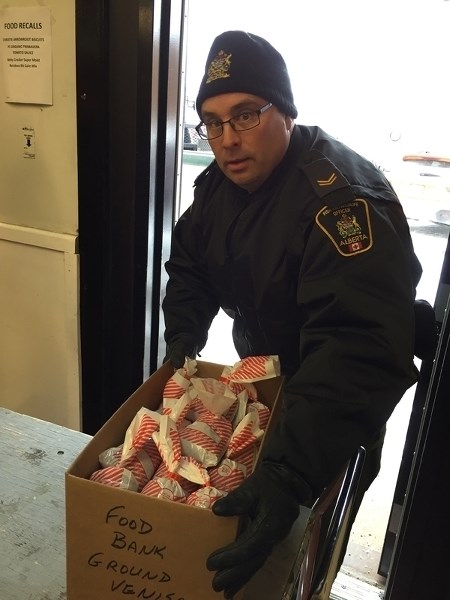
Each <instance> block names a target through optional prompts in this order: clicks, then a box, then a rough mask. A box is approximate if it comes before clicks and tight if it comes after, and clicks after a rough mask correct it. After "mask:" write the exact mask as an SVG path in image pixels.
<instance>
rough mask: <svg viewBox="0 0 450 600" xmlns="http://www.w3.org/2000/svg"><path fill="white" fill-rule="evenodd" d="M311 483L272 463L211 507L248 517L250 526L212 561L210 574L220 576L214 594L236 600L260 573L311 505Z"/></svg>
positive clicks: (209, 560)
mask: <svg viewBox="0 0 450 600" xmlns="http://www.w3.org/2000/svg"><path fill="white" fill-rule="evenodd" d="M309 496H310V489H309V487H308V486H307V484H306V483H305V482H304V481H303V480H302V479H301V478H300V477H298V476H297V475H296V474H295V473H293V472H292V471H291V470H290V469H288V468H287V467H285V466H284V465H281V464H279V463H272V462H267V463H263V464H262V466H261V467H260V468H259V469H257V470H256V471H255V472H254V473H253V474H252V475H250V477H248V478H247V479H246V480H245V481H244V482H243V483H242V484H241V485H240V486H239V487H238V488H237V489H236V490H234V491H233V492H230V493H229V494H228V495H227V496H225V497H224V498H221V499H220V500H217V501H216V502H215V503H214V504H213V507H212V510H213V512H214V513H215V514H216V515H219V516H226V517H229V516H233V515H245V516H246V517H247V522H246V523H245V524H244V528H243V531H242V533H240V534H239V535H238V538H237V539H236V541H234V542H233V543H232V544H229V545H228V546H225V547H224V548H219V549H218V550H216V551H215V552H213V553H212V554H210V556H209V557H208V559H207V562H206V566H207V568H208V569H209V570H210V571H217V573H216V574H215V575H214V578H213V583H212V586H213V589H214V591H216V592H220V591H222V590H223V592H224V597H225V598H232V597H233V596H234V594H236V593H237V592H238V591H239V590H240V589H241V587H242V586H244V585H245V584H246V583H247V582H248V581H249V579H250V578H251V577H252V576H253V575H254V574H255V573H256V571H258V570H259V569H260V568H261V567H262V566H263V564H264V562H265V561H266V559H267V557H268V556H269V555H270V553H271V552H272V549H273V547H274V545H275V544H277V543H278V542H281V541H282V540H283V539H284V538H285V537H286V536H287V534H288V533H289V531H290V530H291V527H292V525H293V523H294V521H295V520H296V519H297V517H298V515H299V512H300V506H299V505H300V504H301V503H302V502H304V501H305V499H308V500H309Z"/></svg>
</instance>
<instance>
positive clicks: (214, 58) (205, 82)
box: [196, 31, 297, 119]
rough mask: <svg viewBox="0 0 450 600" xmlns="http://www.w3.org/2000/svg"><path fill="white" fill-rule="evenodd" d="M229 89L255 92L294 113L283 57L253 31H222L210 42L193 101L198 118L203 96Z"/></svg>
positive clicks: (221, 92)
mask: <svg viewBox="0 0 450 600" xmlns="http://www.w3.org/2000/svg"><path fill="white" fill-rule="evenodd" d="M230 92H241V93H247V94H253V95H255V96H259V97H260V98H264V99H265V100H267V101H268V102H272V104H274V105H275V106H276V107H277V108H278V109H279V110H280V111H281V112H282V113H284V114H286V115H289V116H290V117H292V118H293V119H295V117H296V116H297V109H296V107H295V104H294V98H293V95H292V89H291V82H290V79H289V74H288V72H287V67H286V63H285V62H284V59H283V57H282V56H281V54H280V53H279V52H278V50H275V48H274V47H273V46H272V45H271V44H269V42H267V41H266V40H265V39H263V38H262V37H259V36H258V35H254V34H253V33H246V32H245V31H225V32H224V33H221V34H220V35H219V36H217V37H216V39H215V40H214V42H213V43H212V46H211V49H210V51H209V54H208V59H207V61H206V68H205V74H204V76H203V79H202V82H201V84H200V89H199V92H198V96H197V101H196V108H197V112H198V114H199V115H200V118H201V109H202V104H203V102H204V101H205V100H206V99H207V98H211V97H212V96H218V95H219V94H228V93H230Z"/></svg>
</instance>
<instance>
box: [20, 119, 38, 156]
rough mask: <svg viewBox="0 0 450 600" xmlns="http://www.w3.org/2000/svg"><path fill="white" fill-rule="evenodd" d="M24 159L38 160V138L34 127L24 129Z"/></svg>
mask: <svg viewBox="0 0 450 600" xmlns="http://www.w3.org/2000/svg"><path fill="white" fill-rule="evenodd" d="M22 132H23V157H24V158H36V138H35V134H34V129H33V128H32V127H22Z"/></svg>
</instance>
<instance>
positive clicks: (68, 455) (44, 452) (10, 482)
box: [0, 408, 91, 600]
mask: <svg viewBox="0 0 450 600" xmlns="http://www.w3.org/2000/svg"><path fill="white" fill-rule="evenodd" d="M90 439H91V436H89V435H86V434H84V433H81V432H78V431H72V430H70V429H66V428H65V427H61V426H59V425H55V424H53V423H48V422H46V421H41V420H39V419H36V418H33V417H29V416H27V415H22V414H19V413H16V412H13V411H10V410H6V409H4V408H0V457H1V458H0V465H1V466H0V590H1V592H0V596H1V599H2V600H65V598H66V564H65V561H66V551H65V547H66V539H65V500H64V473H65V471H66V469H67V467H68V466H69V464H70V463H71V462H72V460H73V459H74V458H75V457H76V456H77V454H79V452H80V451H81V450H82V448H83V447H84V446H85V445H86V444H87V443H88V441H89V440H90Z"/></svg>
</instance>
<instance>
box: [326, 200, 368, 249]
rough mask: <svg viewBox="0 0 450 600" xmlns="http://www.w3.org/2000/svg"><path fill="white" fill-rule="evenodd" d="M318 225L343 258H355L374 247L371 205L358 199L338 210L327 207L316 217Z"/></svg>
mask: <svg viewBox="0 0 450 600" xmlns="http://www.w3.org/2000/svg"><path fill="white" fill-rule="evenodd" d="M316 223H317V225H318V226H319V227H320V229H321V230H322V231H323V232H324V233H325V234H326V235H327V237H328V238H329V239H330V240H331V241H332V242H333V244H334V246H335V247H336V250H337V251H338V252H339V254H342V256H354V255H355V254H361V253H362V252H367V250H370V248H371V247H372V229H371V225H370V215H369V205H368V204H367V202H366V200H363V199H362V198H358V199H356V200H353V201H352V202H348V203H347V204H344V205H343V206H339V207H338V208H328V207H327V206H325V207H324V208H322V209H321V210H320V211H319V212H318V213H317V215H316Z"/></svg>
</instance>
